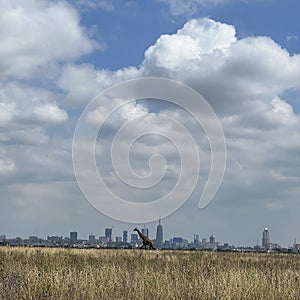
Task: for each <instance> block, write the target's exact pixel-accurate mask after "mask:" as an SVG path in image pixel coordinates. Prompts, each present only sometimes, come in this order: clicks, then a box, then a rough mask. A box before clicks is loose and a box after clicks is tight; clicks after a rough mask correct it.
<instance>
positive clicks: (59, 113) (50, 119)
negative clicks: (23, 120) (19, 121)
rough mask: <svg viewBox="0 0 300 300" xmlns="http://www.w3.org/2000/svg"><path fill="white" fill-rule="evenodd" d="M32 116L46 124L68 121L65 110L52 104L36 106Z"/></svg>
mask: <svg viewBox="0 0 300 300" xmlns="http://www.w3.org/2000/svg"><path fill="white" fill-rule="evenodd" d="M32 116H33V118H34V119H36V120H38V121H40V122H46V123H60V122H64V121H66V120H67V119H68V115H67V113H66V112H65V111H64V110H62V109H60V108H58V107H57V106H56V105H55V104H50V103H48V104H45V105H37V106H34V107H33V112H32Z"/></svg>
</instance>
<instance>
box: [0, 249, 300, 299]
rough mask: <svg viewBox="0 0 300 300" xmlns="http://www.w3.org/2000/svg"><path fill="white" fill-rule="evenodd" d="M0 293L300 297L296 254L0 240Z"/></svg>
mask: <svg viewBox="0 0 300 300" xmlns="http://www.w3.org/2000/svg"><path fill="white" fill-rule="evenodd" d="M0 299H64V300H66V299H230V300H231V299H255V300H257V299H268V300H270V299H280V300H281V299H300V256H299V255H292V254H290V255H284V254H266V253H265V254H253V253H212V252H195V251H190V252H186V251H143V250H95V249H94V250H79V249H47V248H45V249H44V248H9V247H1V248H0Z"/></svg>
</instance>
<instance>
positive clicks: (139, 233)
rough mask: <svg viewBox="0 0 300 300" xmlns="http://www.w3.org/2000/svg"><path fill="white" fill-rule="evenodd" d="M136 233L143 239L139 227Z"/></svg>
mask: <svg viewBox="0 0 300 300" xmlns="http://www.w3.org/2000/svg"><path fill="white" fill-rule="evenodd" d="M137 233H138V235H139V236H140V238H141V239H144V238H145V237H144V235H143V234H142V233H141V232H140V231H139V229H138V230H137Z"/></svg>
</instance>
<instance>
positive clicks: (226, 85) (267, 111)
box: [0, 0, 300, 246]
mask: <svg viewBox="0 0 300 300" xmlns="http://www.w3.org/2000/svg"><path fill="white" fill-rule="evenodd" d="M299 19H300V3H299V1H296V0H288V1H276V0H254V1H246V0H245V1H244V0H241V1H240V0H210V1H203V0H185V1H178V0H153V1H121V0H113V1H108V0H89V1H81V0H77V1H68V2H67V1H51V0H43V1H35V0H24V1H22V2H20V1H17V0H12V1H0V28H2V31H1V33H0V42H1V45H2V46H1V49H0V195H1V199H0V234H6V235H7V236H23V237H26V236H28V235H29V234H30V235H31V234H36V235H40V236H43V237H45V236H47V235H55V234H62V235H68V234H69V232H70V231H72V230H76V231H78V232H79V236H80V237H85V236H87V235H88V234H90V233H91V232H93V233H94V234H96V235H97V236H101V235H103V233H104V228H105V227H110V226H113V228H114V236H118V235H120V234H121V231H122V230H123V229H127V230H129V231H130V230H131V229H132V228H134V226H135V225H134V224H131V223H129V224H128V223H123V222H119V221H116V220H113V219H110V218H108V217H107V216H105V215H103V214H101V213H99V212H98V211H97V210H96V209H95V208H94V207H93V206H92V205H90V204H89V202H88V201H87V200H86V199H85V197H84V195H83V194H82V192H81V191H80V189H79V187H78V184H77V181H76V178H75V176H74V170H73V164H72V142H73V135H74V130H75V126H76V124H77V122H78V120H79V117H80V115H81V113H82V112H83V111H84V109H85V108H86V107H87V105H88V104H89V103H90V101H91V100H92V99H93V98H94V97H95V96H96V95H97V94H98V93H100V92H102V91H103V90H105V89H107V88H110V87H112V86H113V85H114V84H116V83H120V82H122V81H124V80H127V79H133V78H140V77H146V76H156V77H161V78H169V79H173V80H177V81H179V82H183V83H185V84H186V85H188V86H190V87H192V88H194V89H195V90H196V91H197V92H199V93H200V94H201V95H202V96H204V97H205V99H206V101H207V102H208V103H209V104H210V106H211V107H212V109H213V110H214V112H215V113H216V115H217V117H218V118H219V120H220V124H221V125H222V128H223V131H224V137H225V140H226V144H227V166H226V170H225V175H224V178H223V182H222V185H221V187H220V189H219V190H218V192H217V194H216V197H215V199H214V200H213V201H212V202H211V203H210V204H209V205H208V206H207V207H206V208H204V209H202V210H200V209H197V205H198V201H199V195H200V194H201V193H202V191H203V188H204V186H205V182H206V181H207V180H208V174H209V167H210V166H209V164H210V162H211V158H210V149H209V145H208V140H207V138H206V137H205V132H204V131H203V129H201V128H196V127H195V123H193V121H192V120H190V119H189V118H188V117H187V115H186V113H183V112H180V111H177V109H175V108H174V107H171V106H168V105H165V104H162V103H161V102H160V101H156V102H155V101H152V102H151V101H150V100H147V101H139V102H138V103H135V104H129V105H127V106H125V107H123V108H122V109H120V110H118V111H117V112H116V114H115V115H113V116H111V118H110V119H108V120H107V122H106V124H105V126H104V129H103V132H102V137H103V139H102V140H101V139H100V138H99V140H98V141H97V142H98V144H97V145H96V146H97V147H96V149H97V151H96V152H97V155H98V156H97V158H96V161H97V163H98V164H99V165H98V167H99V168H100V169H101V171H102V174H103V176H104V177H105V178H104V181H105V182H106V183H107V185H108V186H110V187H111V188H112V189H113V190H114V192H115V193H116V194H117V195H121V196H122V195H123V196H127V197H130V200H131V201H133V202H139V201H141V199H142V201H144V202H146V201H152V200H153V199H155V197H158V198H159V197H162V196H163V195H164V193H165V192H166V191H168V190H169V189H170V188H171V187H172V185H175V183H176V178H177V177H176V176H177V175H183V176H184V178H187V179H186V183H188V179H189V178H190V176H192V175H193V174H194V173H193V172H194V171H186V173H183V174H181V173H180V172H179V166H180V165H179V163H178V157H179V155H178V153H176V147H174V145H173V146H172V145H170V144H169V141H167V140H163V139H161V138H155V137H153V136H148V137H147V138H146V137H145V138H144V139H142V140H141V141H140V142H138V143H136V144H135V145H134V147H132V151H133V154H132V156H131V157H130V162H131V163H132V166H133V168H134V169H135V171H136V172H137V173H138V174H142V175H143V174H145V173H147V171H149V165H148V160H149V157H151V155H153V154H155V153H160V154H162V155H163V156H164V157H165V159H166V161H167V162H168V163H169V164H170V166H169V168H168V169H167V172H166V177H165V180H164V181H162V182H161V184H159V185H158V186H157V189H155V188H154V187H153V188H152V189H151V190H149V191H148V193H146V194H143V193H141V190H139V191H137V190H133V191H129V189H128V186H127V185H124V184H123V183H119V184H116V182H117V181H118V178H117V176H116V174H114V172H113V171H114V170H113V169H112V164H111V162H110V163H109V162H108V159H109V156H108V154H109V153H110V150H111V149H110V147H111V144H112V141H113V136H114V135H115V134H116V132H117V130H118V129H119V128H121V127H122V126H123V125H124V124H125V123H126V122H129V121H132V120H133V119H134V118H137V119H138V120H143V121H141V123H140V124H139V126H137V127H138V128H137V129H144V130H145V132H148V131H149V130H152V131H157V132H160V131H162V134H164V135H166V136H168V134H170V135H171V136H173V137H174V138H176V139H178V140H179V141H181V142H182V143H183V142H184V140H181V135H180V133H178V135H176V133H177V132H173V131H172V126H171V125H170V124H168V123H166V122H165V119H160V113H163V114H164V115H165V116H169V117H171V118H177V120H178V122H180V124H183V125H184V126H186V127H187V128H188V130H189V131H190V132H191V134H192V135H193V136H194V137H195V141H196V144H197V146H198V148H199V153H200V154H199V156H200V160H201V166H202V171H201V172H200V175H199V180H198V184H197V187H196V189H195V191H194V192H193V194H192V197H191V198H190V199H189V200H188V201H187V202H186V203H185V204H184V205H183V206H182V207H181V208H180V209H179V210H177V211H176V212H175V213H173V214H171V215H170V216H166V217H165V218H164V219H163V221H162V223H163V225H164V228H165V237H166V238H170V237H172V236H174V235H181V236H183V237H185V238H188V239H192V237H193V234H199V235H200V237H201V238H202V237H208V236H209V235H210V234H211V233H214V234H215V235H216V237H217V240H219V241H220V242H229V243H234V244H244V245H254V244H256V239H257V238H258V239H259V240H260V239H261V232H262V230H263V228H264V227H265V226H268V227H270V231H271V240H272V241H274V242H278V243H279V244H281V245H284V246H287V245H291V243H292V242H293V240H294V238H297V239H298V240H300V234H299V232H298V231H297V226H298V223H297V219H298V214H299V210H300V202H299V195H300V173H299V170H300V160H299V157H300V155H299V154H300V130H299V129H300V116H299V113H300V105H299V101H300V81H299V78H300V25H299ZM119 100H120V99H112V100H107V102H105V103H104V104H103V105H102V106H101V107H99V109H98V110H97V109H95V110H92V111H90V112H89V113H90V114H89V115H88V118H89V121H90V124H89V126H94V125H95V124H96V123H97V122H98V121H99V120H101V118H103V116H104V115H105V114H106V113H108V112H109V111H110V110H111V109H113V108H114V105H119V104H120V102H119ZM149 103H151V104H149ZM91 128H93V127H91ZM170 128H171V129H170ZM133 131H134V130H133ZM133 133H134V132H133ZM174 134H175V136H174ZM83 140H84V137H82V136H81V139H80V141H81V142H83ZM126 141H127V140H126V138H124V139H123V140H121V142H122V145H125V144H126V143H125V142H126ZM124 147H125V146H124ZM191 148H192V147H190V146H187V145H186V144H185V148H184V150H185V151H189V150H192V149H191ZM122 149H123V148H122V147H119V148H118V149H117V150H118V151H119V152H117V153H118V157H123V156H124V153H123V152H122ZM83 154H84V153H83ZM83 157H84V156H83ZM119 164H120V166H121V170H122V167H124V168H125V166H124V165H123V164H122V162H120V161H119ZM159 165H160V164H159V162H157V161H155V162H154V166H155V167H157V166H159ZM125 177H126V176H125ZM87 178H88V179H89V177H87ZM125 179H126V178H125ZM127 179H128V180H129V179H130V176H129V175H128V178H127ZM125 181H126V180H125ZM174 197H178V198H180V194H177V195H174ZM103 201H104V202H105V201H106V199H103ZM115 209H116V210H117V209H118V207H116V208H115ZM124 213H125V212H124ZM158 214H159V213H157V215H158ZM142 223H143V222H141V224H138V225H139V226H143V224H142ZM156 225H157V222H152V223H149V224H147V225H146V226H148V227H149V228H150V235H151V236H152V237H153V236H154V232H155V228H156Z"/></svg>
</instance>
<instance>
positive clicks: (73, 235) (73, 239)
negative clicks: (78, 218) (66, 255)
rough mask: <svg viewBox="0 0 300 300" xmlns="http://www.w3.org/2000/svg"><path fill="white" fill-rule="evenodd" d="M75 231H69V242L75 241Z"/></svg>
mask: <svg viewBox="0 0 300 300" xmlns="http://www.w3.org/2000/svg"><path fill="white" fill-rule="evenodd" d="M77 236H78V234H77V232H76V231H72V232H70V241H71V243H76V242H77Z"/></svg>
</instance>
